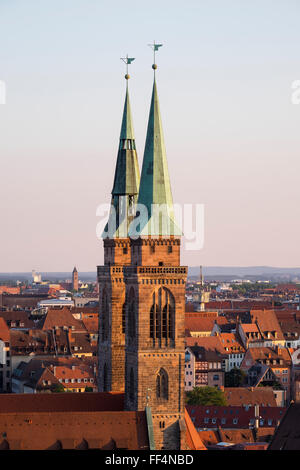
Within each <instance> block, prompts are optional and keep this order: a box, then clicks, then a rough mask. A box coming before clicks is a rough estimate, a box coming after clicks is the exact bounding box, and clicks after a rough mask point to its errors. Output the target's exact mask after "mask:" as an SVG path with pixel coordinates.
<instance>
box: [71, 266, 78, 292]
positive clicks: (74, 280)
mask: <svg viewBox="0 0 300 470" xmlns="http://www.w3.org/2000/svg"><path fill="white" fill-rule="evenodd" d="M72 289H73V290H78V271H77V269H76V266H75V268H74V269H73V273H72Z"/></svg>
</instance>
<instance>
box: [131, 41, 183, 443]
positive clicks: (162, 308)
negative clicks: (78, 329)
mask: <svg viewBox="0 0 300 470" xmlns="http://www.w3.org/2000/svg"><path fill="white" fill-rule="evenodd" d="M158 47H159V45H156V44H155V43H154V45H153V48H154V51H155V50H157V49H158ZM156 68H157V66H156V65H155V61H154V64H153V69H154V84H153V91H152V99H151V106H150V114H149V121H148V129H147V137H146V144H145V151H144V157H143V166H142V173H141V181H140V189H139V196H138V204H137V207H136V218H135V220H134V221H133V223H132V224H131V227H130V229H129V235H130V237H131V263H130V266H129V265H127V266H124V281H125V286H126V303H125V306H126V352H125V409H126V410H137V411H142V410H145V408H146V409H148V410H149V409H151V414H152V420H153V433H154V440H155V448H156V449H157V450H159V449H184V448H185V423H184V406H185V404H184V362H185V358H184V315H185V287H186V277H187V267H185V266H181V265H180V237H181V231H180V230H179V228H178V227H177V225H176V221H175V217H174V209H173V198H172V192H171V185H170V179H169V173H168V165H167V158H166V151H165V145H164V138H163V130H162V123H161V116H160V109H159V101H158V93H157V85H156V80H155V70H156ZM145 208H146V210H145Z"/></svg>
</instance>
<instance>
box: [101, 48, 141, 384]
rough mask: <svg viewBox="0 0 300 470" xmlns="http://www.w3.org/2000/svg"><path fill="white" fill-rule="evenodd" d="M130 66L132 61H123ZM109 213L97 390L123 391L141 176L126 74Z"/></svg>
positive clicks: (103, 268) (103, 274)
mask: <svg viewBox="0 0 300 470" xmlns="http://www.w3.org/2000/svg"><path fill="white" fill-rule="evenodd" d="M124 60H125V62H126V64H130V61H132V60H133V59H128V57H127V58H126V59H124ZM125 78H126V80H127V82H126V96H125V104H124V112H123V119H122V126H121V134H120V142H119V150H118V157H117V163H116V169H115V178H114V184H113V189H112V200H111V212H110V215H109V220H108V223H107V225H106V227H105V230H104V232H103V235H102V236H103V240H104V266H98V283H99V304H100V311H99V347H98V354H99V376H98V384H99V385H98V388H99V391H124V388H125V284H124V277H123V266H124V265H130V264H131V249H130V239H129V237H128V225H129V223H130V221H131V220H132V219H133V218H134V215H135V212H134V208H135V204H136V202H137V196H138V190H139V183H140V173H139V166H138V159H137V153H136V147H135V138H134V132H133V125H132V117H131V109H130V101H129V92H128V79H129V78H130V77H129V75H128V73H127V74H126V75H125Z"/></svg>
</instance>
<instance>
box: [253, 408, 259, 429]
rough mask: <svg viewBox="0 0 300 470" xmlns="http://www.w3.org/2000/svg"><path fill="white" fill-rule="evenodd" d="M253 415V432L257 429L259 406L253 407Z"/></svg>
mask: <svg viewBox="0 0 300 470" xmlns="http://www.w3.org/2000/svg"><path fill="white" fill-rule="evenodd" d="M254 413H255V430H256V431H257V430H258V428H259V405H255V406H254Z"/></svg>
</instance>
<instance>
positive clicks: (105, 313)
mask: <svg viewBox="0 0 300 470" xmlns="http://www.w3.org/2000/svg"><path fill="white" fill-rule="evenodd" d="M101 310H102V312H101V313H102V315H101V317H102V341H107V340H108V330H109V309H108V298H107V293H106V290H104V291H103V294H102V303H101Z"/></svg>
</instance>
